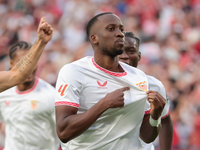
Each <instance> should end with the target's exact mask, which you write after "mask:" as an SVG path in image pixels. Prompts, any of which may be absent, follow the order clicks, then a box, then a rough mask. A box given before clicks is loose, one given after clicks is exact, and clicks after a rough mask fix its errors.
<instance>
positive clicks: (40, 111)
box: [1, 93, 48, 121]
mask: <svg viewBox="0 0 200 150" xmlns="http://www.w3.org/2000/svg"><path fill="white" fill-rule="evenodd" d="M47 103H48V99H47V97H46V96H45V95H44V94H39V93H38V94H36V93H31V94H21V95H15V96H11V97H7V98H5V99H4V100H3V101H2V102H1V113H2V116H3V117H4V120H5V121H7V120H12V119H15V120H18V121H20V120H23V119H26V118H28V119H33V118H34V117H37V116H39V115H46V114H47V113H48V109H47V106H48V104H47Z"/></svg>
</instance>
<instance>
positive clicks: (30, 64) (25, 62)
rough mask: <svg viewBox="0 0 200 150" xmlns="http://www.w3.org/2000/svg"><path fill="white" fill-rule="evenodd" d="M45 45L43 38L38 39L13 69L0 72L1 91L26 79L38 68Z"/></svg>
mask: <svg viewBox="0 0 200 150" xmlns="http://www.w3.org/2000/svg"><path fill="white" fill-rule="evenodd" d="M45 45H46V44H45V43H43V42H42V41H41V40H37V41H36V42H35V44H34V45H33V46H32V48H31V50H30V51H29V52H28V53H27V54H26V55H25V56H24V57H23V58H22V59H21V60H19V62H17V64H16V65H15V66H14V67H13V68H12V70H10V71H2V72H0V92H2V91H4V90H6V89H8V88H10V87H12V86H15V85H17V84H20V83H22V82H24V81H25V80H26V78H27V77H28V76H29V75H30V73H32V72H33V70H34V69H35V68H36V65H37V62H38V60H39V58H40V56H41V54H42V51H43V49H44V47H45Z"/></svg>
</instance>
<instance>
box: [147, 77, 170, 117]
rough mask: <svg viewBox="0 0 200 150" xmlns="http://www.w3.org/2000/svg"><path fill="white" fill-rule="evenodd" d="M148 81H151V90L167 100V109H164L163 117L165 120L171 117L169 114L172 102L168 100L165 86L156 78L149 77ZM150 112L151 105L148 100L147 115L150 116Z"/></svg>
mask: <svg viewBox="0 0 200 150" xmlns="http://www.w3.org/2000/svg"><path fill="white" fill-rule="evenodd" d="M148 81H149V89H150V90H153V91H157V92H158V93H159V94H160V95H162V97H164V98H165V100H166V103H165V107H164V109H163V111H162V114H161V117H162V118H165V117H167V116H168V115H169V112H170V102H169V100H168V98H167V95H166V91H165V88H164V85H163V84H162V83H161V82H160V81H159V80H157V79H156V78H154V77H150V76H149V77H148ZM150 111H151V107H150V103H149V102H148V100H147V101H146V104H145V114H149V113H150Z"/></svg>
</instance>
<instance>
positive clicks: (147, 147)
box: [141, 76, 170, 150]
mask: <svg viewBox="0 0 200 150" xmlns="http://www.w3.org/2000/svg"><path fill="white" fill-rule="evenodd" d="M147 80H148V83H149V90H153V91H157V92H158V93H160V95H162V96H163V97H164V98H165V99H166V104H165V107H164V109H163V112H162V115H161V117H162V119H163V118H165V117H167V116H168V115H169V113H170V101H169V100H168V99H167V94H166V91H165V88H164V86H163V84H162V82H160V81H159V80H158V79H156V78H154V77H152V76H147ZM149 108H150V103H149V102H148V101H147V102H146V111H145V114H148V113H150V109H149ZM141 142H142V145H143V149H144V150H154V146H153V144H152V143H150V144H146V143H145V142H143V141H142V140H141Z"/></svg>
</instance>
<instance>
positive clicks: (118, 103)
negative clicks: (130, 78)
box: [56, 87, 129, 143]
mask: <svg viewBox="0 0 200 150" xmlns="http://www.w3.org/2000/svg"><path fill="white" fill-rule="evenodd" d="M125 90H129V88H127V87H125V88H122V89H118V90H116V91H114V92H111V93H108V94H107V95H106V96H105V97H104V98H103V99H101V100H100V101H99V102H98V103H96V104H95V105H94V106H93V107H91V108H90V109H88V110H87V111H85V112H84V113H82V114H77V111H78V108H75V107H71V106H67V105H60V106H56V127H57V134H58V137H59V138H60V140H61V141H62V142H64V143H66V142H68V141H69V140H71V139H73V138H75V137H77V136H79V135H80V134H82V133H83V132H84V131H86V130H87V129H88V128H89V127H90V126H91V125H92V124H93V123H94V122H95V121H96V120H97V119H98V118H99V117H100V115H101V114H102V113H103V112H104V111H106V110H107V109H108V108H116V107H123V106H124V98H123V96H124V94H123V92H124V91H125Z"/></svg>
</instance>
